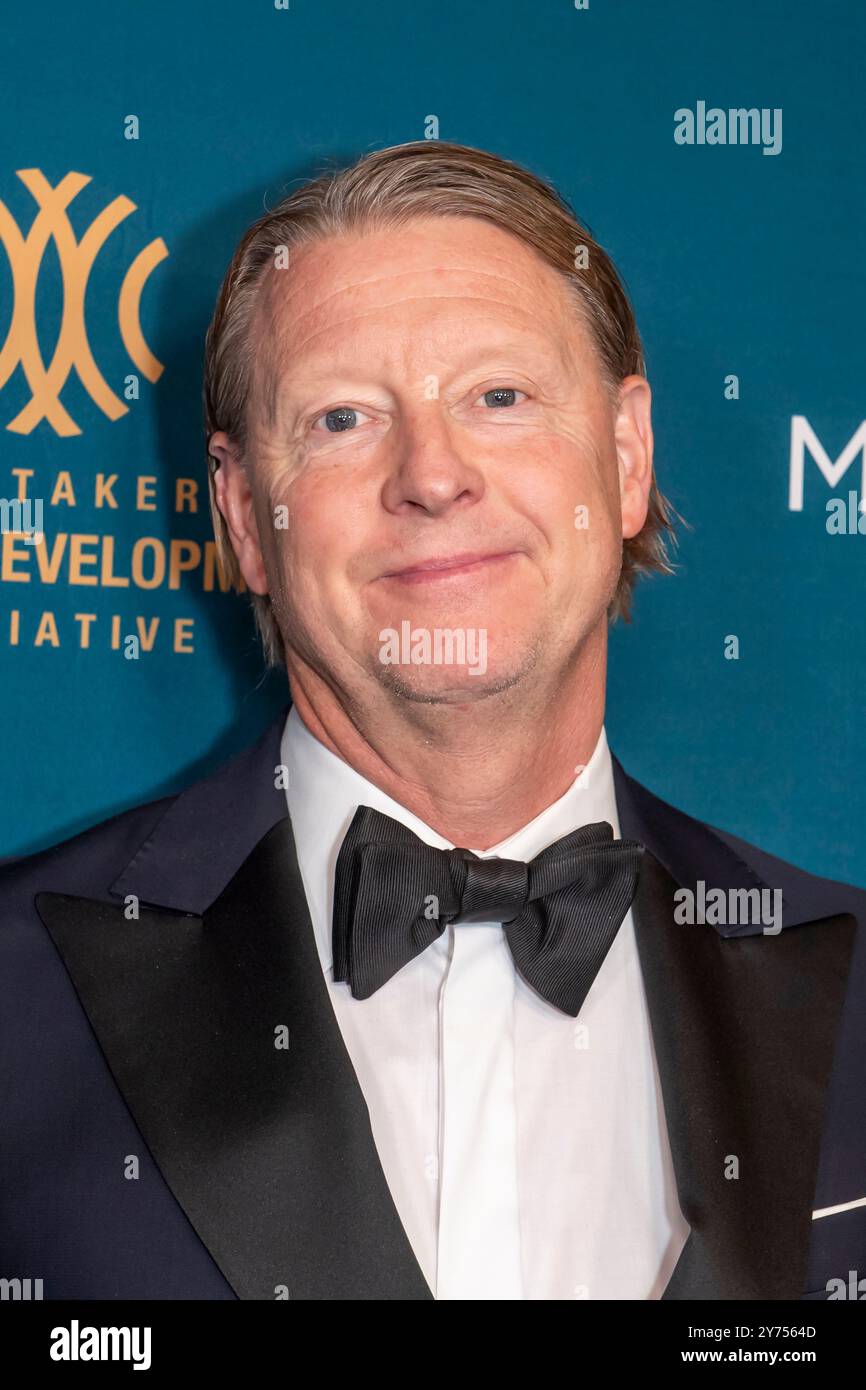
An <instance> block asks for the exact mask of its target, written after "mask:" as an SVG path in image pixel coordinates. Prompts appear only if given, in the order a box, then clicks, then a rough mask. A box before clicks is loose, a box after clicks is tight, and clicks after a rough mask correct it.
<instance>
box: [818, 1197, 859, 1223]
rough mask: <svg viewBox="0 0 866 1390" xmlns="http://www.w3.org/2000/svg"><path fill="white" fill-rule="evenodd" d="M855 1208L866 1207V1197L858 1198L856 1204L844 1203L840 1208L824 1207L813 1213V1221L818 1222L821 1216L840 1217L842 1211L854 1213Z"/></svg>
mask: <svg viewBox="0 0 866 1390" xmlns="http://www.w3.org/2000/svg"><path fill="white" fill-rule="evenodd" d="M855 1207H866V1197H858V1198H857V1200H856V1202H842V1204H841V1205H840V1206H838V1207H822V1208H821V1210H820V1211H813V1212H812V1220H813V1221H817V1220H818V1218H819V1216H838V1214H839V1212H840V1211H853V1210H854V1208H855Z"/></svg>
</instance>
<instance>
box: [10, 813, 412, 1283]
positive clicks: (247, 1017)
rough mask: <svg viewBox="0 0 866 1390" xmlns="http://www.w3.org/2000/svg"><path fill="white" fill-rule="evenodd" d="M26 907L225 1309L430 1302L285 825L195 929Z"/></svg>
mask: <svg viewBox="0 0 866 1390" xmlns="http://www.w3.org/2000/svg"><path fill="white" fill-rule="evenodd" d="M37 907H38V910H39V913H40V916H41V917H42V920H43V922H44V923H45V925H46V927H47V929H48V931H49V932H50V933H51V936H52V938H53V940H54V942H55V945H56V946H57V949H58V950H59V951H60V953H61V955H62V957H63V959H64V961H65V963H66V967H67V969H68V971H69V974H70V975H71V977H72V980H73V983H74V985H75V988H76V990H77V992H78V995H79V997H80V999H81V1002H82V1004H83V1006H84V1008H85V1009H86V1011H87V1014H88V1016H89V1018H90V1021H91V1024H92V1026H93V1029H94V1031H95V1033H96V1037H97V1039H98V1041H99V1043H100V1046H101V1048H102V1050H103V1052H104V1054H105V1056H106V1058H107V1060H108V1064H109V1066H110V1068H111V1071H112V1073H113V1075H114V1077H115V1079H116V1081H117V1084H118V1085H119V1087H120V1089H121V1091H122V1092H123V1094H124V1096H125V1098H126V1101H127V1104H128V1106H129V1108H130V1111H131V1113H132V1115H133V1118H134V1119H135V1121H136V1123H137V1125H138V1127H139V1129H140V1130H141V1133H142V1135H143V1137H144V1139H145V1141H146V1142H147V1145H148V1147H149V1149H150V1151H151V1153H152V1154H153V1156H154V1158H155V1160H156V1162H157V1164H158V1166H159V1168H160V1170H161V1172H162V1174H163V1176H164V1177H165V1179H166V1181H167V1183H168V1184H169V1186H170V1187H171V1189H172V1191H173V1192H174V1194H175V1197H176V1198H177V1200H178V1201H179V1202H180V1204H181V1206H182V1207H183V1209H184V1211H185V1212H186V1214H187V1216H188V1217H189V1220H190V1221H191V1222H192V1225H193V1226H194V1227H195V1229H196V1231H197V1232H198V1234H199V1236H200V1238H201V1239H202V1241H203V1242H204V1244H205V1245H206V1246H207V1248H208V1250H209V1251H210V1253H211V1255H212V1256H213V1258H214V1260H215V1261H216V1262H217V1264H218V1265H219V1267H220V1269H221V1270H222V1271H223V1273H224V1275H225V1277H226V1278H227V1279H228V1281H229V1283H230V1284H231V1286H232V1288H233V1289H234V1290H235V1292H236V1293H237V1295H238V1297H239V1298H243V1299H274V1298H275V1297H277V1296H278V1293H277V1291H279V1290H280V1289H281V1288H282V1287H284V1288H285V1290H286V1291H287V1293H288V1296H289V1297H290V1298H292V1299H353V1300H354V1299H379V1300H381V1299H425V1298H426V1299H430V1298H432V1295H431V1292H430V1289H429V1287H428V1285H427V1283H426V1281H425V1279H424V1277H423V1275H422V1273H421V1270H420V1268H419V1266H418V1263H417V1261H416V1259H415V1256H414V1254H413V1252H412V1249H411V1246H410V1244H409V1241H408V1239H407V1237H406V1234H405V1232H404V1230H403V1227H402V1224H401V1222H400V1220H399V1217H398V1215H397V1211H396V1208H395V1207H394V1204H393V1201H392V1198H391V1195H390V1192H389V1190H388V1186H387V1183H386V1180H385V1177H384V1174H383V1172H382V1168H381V1165H380V1163H379V1159H378V1155H377V1153H376V1148H375V1144H374V1140H373V1136H372V1132H371V1129H370V1123H369V1116H368V1112H367V1107H366V1104H365V1102H364V1099H363V1095H362V1092H361V1089H360V1087H359V1085H358V1082H357V1078H356V1076H355V1072H354V1068H353V1066H352V1063H351V1060H350V1058H349V1055H348V1053H347V1051H346V1049H345V1045H344V1044H343V1040H342V1036H341V1034H340V1030H339V1026H338V1024H337V1021H336V1018H335V1016H334V1012H333V1008H332V1005H331V1001H330V998H329V996H328V992H327V987H326V984H325V981H324V979H323V977H322V971H321V966H320V964H319V959H318V955H317V953H316V947H315V941H314V937H313V930H312V926H311V923H310V919H309V913H308V908H307V903H306V897H305V894H304V891H303V885H302V881H301V877H300V872H299V869H298V864H297V858H296V854H295V845H294V837H293V835H292V830H291V823H290V820H289V819H288V817H284V818H283V819H282V820H281V821H279V822H278V823H277V824H276V825H275V826H274V827H273V828H272V829H271V830H270V831H269V832H268V833H267V834H266V836H265V837H264V839H263V840H261V842H260V843H259V844H258V845H257V846H256V848H255V849H254V851H253V852H252V854H251V855H250V856H249V857H248V858H247V859H246V861H245V862H244V863H243V864H242V866H241V868H240V869H239V870H238V872H237V873H236V874H235V876H234V878H233V879H232V880H231V882H230V883H229V884H228V886H227V887H226V888H225V889H224V890H223V891H222V893H221V894H220V895H219V897H218V898H217V899H216V900H215V901H214V902H213V904H212V906H210V907H209V908H208V910H207V911H206V912H205V913H204V916H203V917H201V916H193V915H189V916H187V915H183V914H177V913H166V912H159V911H155V910H152V909H142V910H141V915H140V920H138V921H127V920H126V919H125V917H124V914H123V909H122V907H114V906H109V905H106V904H103V903H98V902H91V901H88V900H85V899H79V898H70V897H63V896H59V895H54V894H41V895H40V896H39V898H38V899H37ZM283 1029H284V1030H286V1035H287V1038H288V1047H287V1048H285V1047H278V1046H277V1045H276V1043H277V1041H278V1040H279V1036H280V1030H283ZM283 1296H285V1295H283Z"/></svg>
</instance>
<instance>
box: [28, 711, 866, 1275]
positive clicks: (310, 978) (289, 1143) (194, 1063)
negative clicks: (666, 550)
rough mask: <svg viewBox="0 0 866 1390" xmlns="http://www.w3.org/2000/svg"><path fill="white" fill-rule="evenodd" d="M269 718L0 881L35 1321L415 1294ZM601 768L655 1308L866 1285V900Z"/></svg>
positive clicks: (409, 1256)
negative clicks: (622, 947) (56, 1307)
mask: <svg viewBox="0 0 866 1390" xmlns="http://www.w3.org/2000/svg"><path fill="white" fill-rule="evenodd" d="M284 721H285V713H283V714H281V715H280V716H279V718H278V719H277V720H275V721H274V723H273V725H272V726H271V727H270V728H269V729H267V730H266V732H265V733H264V735H263V736H262V737H261V739H260V740H259V742H258V743H257V744H255V746H254V747H252V748H251V749H249V750H248V751H247V752H245V753H243V754H242V755H241V756H240V757H238V758H236V759H235V760H233V761H232V762H231V763H229V764H227V765H226V766H224V767H222V768H220V769H219V770H218V771H217V772H215V773H214V774H213V775H212V776H209V777H206V778H204V779H203V780H201V781H198V782H196V783H194V784H193V785H192V786H190V787H189V788H187V789H186V790H185V791H183V792H181V793H180V794H179V795H177V796H172V797H167V798H165V799H162V800H159V801H155V802H153V803H150V804H148V805H145V806H140V807H136V808H135V809H133V810H131V811H127V812H125V813H124V814H122V815H119V816H116V817H114V818H112V819H111V820H108V821H106V822H104V823H103V824H101V825H97V826H95V827H94V828H92V829H90V830H88V831H86V832H84V833H83V834H80V835H77V836H75V838H73V839H70V840H67V841H66V842H64V843H63V844H60V845H57V846H55V847H54V848H52V849H49V850H46V851H43V852H41V853H39V854H36V855H32V856H29V857H27V858H23V859H19V860H14V861H10V862H7V863H6V864H5V865H3V867H2V868H0V1067H2V1076H0V1277H2V1278H7V1279H12V1278H22V1279H24V1278H31V1279H42V1280H43V1293H44V1297H45V1298H46V1299H236V1298H241V1299H268V1300H273V1299H275V1298H280V1297H289V1298H292V1299H431V1298H432V1294H431V1291H430V1288H429V1286H428V1285H427V1283H426V1281H425V1279H424V1277H423V1275H422V1273H421V1270H420V1268H419V1266H418V1264H417V1261H416V1259H415V1257H414V1254H413V1252H412V1248H411V1245H410V1243H409V1240H408V1238H407V1236H406V1233H405V1231H404V1229H403V1227H402V1224H401V1222H400V1220H399V1217H398V1215H397V1212H396V1208H395V1206H394V1204H393V1201H392V1199H391V1196H390V1192H389V1189H388V1185H387V1183H386V1180H385V1177H384V1174H383V1171H382V1168H381V1165H380V1162H379V1159H378V1156H377V1152H376V1147H375V1144H374V1141H373V1137H372V1133H371V1129H370V1123H369V1117H368V1113H367V1107H366V1104H365V1101H364V1098H363V1095H362V1092H361V1089H360V1086H359V1084H358V1081H357V1078H356V1075H355V1072H354V1069H353V1067H352V1064H351V1061H350V1059H349V1055H348V1053H347V1051H346V1048H345V1046H344V1044H343V1041H342V1036H341V1033H340V1029H339V1026H338V1024H337V1021H336V1018H335V1016H334V1012H333V1008H332V1005H331V1002H330V998H329V996H328V992H327V986H326V983H325V980H324V978H323V975H322V970H321V966H320V963H319V959H318V955H317V952H316V946H315V940H314V935H313V929H312V924H311V921H310V917H309V912H308V908H307V903H306V898H305V895H304V889H303V886H302V882H301V877H300V873H299V869H298V862H297V856H296V852H295V846H294V840H293V835H292V826H291V821H290V818H289V816H288V810H287V802H286V795H285V792H284V790H282V789H281V788H279V787H277V786H276V785H275V783H276V780H277V779H276V777H275V768H276V767H277V766H278V765H279V763H280V738H281V734H282V730H283V725H284ZM613 767H614V778H615V788H616V798H617V806H618V810H619V817H620V827H621V831H622V834H623V836H624V837H626V838H628V837H633V838H634V839H637V840H640V841H641V842H642V843H643V844H644V845H645V847H646V852H645V854H644V856H643V859H642V867H641V873H640V880H639V884H638V890H637V894H636V897H635V900H634V903H633V906H632V912H633V918H634V923H635V934H636V940H637V946H638V952H639V959H640V964H641V970H642V974H643V978H644V985H645V990H646V995H647V1003H648V1008H649V1016H650V1022H651V1027H652V1035H653V1042H654V1046H655V1052H656V1058H657V1062H658V1069H659V1080H660V1085H661V1091H662V1096H663V1102H664V1111H665V1117H666V1122H667V1129H668V1134H669V1138H670V1144H671V1154H672V1159H673V1165H674V1173H675V1178H676V1184H677V1189H678V1193H679V1202H680V1207H681V1209H682V1212H683V1215H684V1216H685V1218H686V1220H687V1222H688V1223H689V1226H690V1228H691V1232H690V1235H689V1236H688V1239H687V1241H686V1244H685V1246H684V1248H683V1251H682V1254H681V1256H680V1259H679V1261H678V1263H677V1265H676V1268H675V1270H674V1272H673V1275H672V1277H671V1279H670V1282H669V1283H668V1286H667V1288H666V1290H665V1292H664V1295H663V1297H664V1298H665V1299H741V1298H742V1299H804V1298H805V1299H820V1298H826V1297H827V1296H828V1288H827V1286H828V1282H829V1281H831V1280H842V1281H844V1282H845V1284H846V1286H847V1285H848V1283H849V1274H850V1271H858V1272H859V1275H858V1277H862V1276H863V1275H866V1204H863V1203H861V1204H860V1205H857V1203H858V1200H859V1199H862V1198H864V1197H866V944H864V936H866V893H864V892H863V891H861V890H859V889H857V888H853V887H850V886H847V885H845V884H840V883H835V882H831V881H829V880H826V879H822V878H817V877H815V876H813V875H811V874H807V873H804V872H802V871H801V870H799V869H797V868H794V867H793V866H792V865H790V864H787V863H784V862H783V861H781V860H779V859H776V858H774V857H772V856H770V855H768V854H765V853H763V852H761V851H760V850H758V849H756V848H754V847H753V846H751V845H748V844H746V843H744V842H743V841H742V840H739V839H737V838H735V837H733V836H732V835H729V834H726V833H724V832H722V831H719V830H716V829H713V828H711V827H710V826H708V825H706V824H703V823H702V822H700V821H698V820H695V819H693V818H692V817H690V816H687V815H685V814H684V813H683V812H681V811H679V810H676V809H675V808H674V807H672V806H670V805H668V804H666V803H665V802H663V801H661V800H659V799H658V798H657V797H656V796H654V795H653V794H652V793H651V792H649V791H647V790H646V789H645V788H643V787H642V786H640V785H639V784H638V783H637V782H635V781H634V780H633V779H632V778H631V777H629V776H628V775H627V774H626V773H625V772H624V770H623V768H622V767H621V766H620V764H619V762H618V761H617V760H616V758H614V760H613ZM699 881H703V882H704V883H705V884H706V885H707V886H708V888H709V887H714V888H721V889H723V890H730V889H734V888H745V889H751V888H758V889H764V888H769V889H771V890H773V889H777V888H779V889H781V890H782V893H783V919H782V921H783V927H782V930H781V932H779V933H778V934H776V935H773V934H769V933H765V932H764V931H763V930H762V927H761V926H760V924H756V925H740V926H712V925H708V924H704V925H698V924H695V925H684V924H682V923H678V922H677V921H676V920H675V915H674V914H675V897H674V895H675V893H676V892H677V889H678V888H680V887H689V886H690V885H691V886H692V887H693V889H694V888H695V885H697V884H698V882H699ZM136 903H137V904H138V916H137V917H135V916H131V915H130V914H131V913H134V912H135V904H136ZM385 987H386V988H387V986H385ZM478 1026H479V1028H483V1027H484V1019H483V1018H479V1020H478ZM280 1028H285V1029H288V1039H289V1045H288V1047H287V1048H286V1047H277V1046H276V1045H275V1038H276V1036H277V1034H276V1030H278V1029H280ZM561 1121H562V1124H563V1126H566V1125H568V1123H569V1116H568V1114H567V1112H563V1114H562V1117H561ZM852 1204H853V1205H852ZM833 1208H844V1209H843V1210H838V1211H833V1210H832V1209H833ZM816 1212H817V1213H818V1215H817V1216H815V1215H813V1213H816ZM855 1282H856V1281H855ZM864 1287H866V1286H864Z"/></svg>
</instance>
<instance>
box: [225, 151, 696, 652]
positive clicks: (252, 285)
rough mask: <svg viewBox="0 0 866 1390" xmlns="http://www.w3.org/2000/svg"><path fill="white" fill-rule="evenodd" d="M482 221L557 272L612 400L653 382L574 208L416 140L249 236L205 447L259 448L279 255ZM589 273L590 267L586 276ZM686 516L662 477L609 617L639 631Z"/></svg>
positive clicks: (545, 186)
mask: <svg viewBox="0 0 866 1390" xmlns="http://www.w3.org/2000/svg"><path fill="white" fill-rule="evenodd" d="M431 216H433V217H435V216H439V217H455V216H457V217H475V218H480V219H482V220H483V221H486V222H490V223H492V224H493V225H494V226H496V227H499V228H501V229H502V230H503V231H506V232H509V233H510V234H511V235H512V236H516V237H518V238H519V240H520V241H522V242H523V243H524V244H525V245H527V246H529V247H531V248H532V249H533V250H534V251H536V252H537V253H538V255H539V256H541V258H542V260H544V261H546V262H547V264H548V265H549V266H551V267H552V268H553V269H554V270H556V271H558V272H559V274H560V276H561V277H562V278H563V280H564V281H565V283H566V285H567V287H568V289H569V291H570V293H571V294H572V297H573V298H574V301H575V304H576V306H577V307H578V309H579V310H580V311H581V313H582V315H583V319H584V321H585V323H586V324H587V327H588V329H589V331H590V333H591V335H592V338H593V341H594V343H595V347H596V349H597V352H598V356H599V360H600V365H601V371H602V375H603V378H604V380H605V382H606V384H607V386H608V389H609V390H610V391H611V393H612V394H613V393H614V392H615V391H616V388H617V386H618V384H619V382H620V381H621V380H622V379H623V378H624V377H626V376H630V375H632V374H637V375H639V376H645V375H646V369H645V362H644V354H643V347H642V344H641V340H640V335H639V333H638V329H637V323H636V321H635V316H634V311H633V309H632V307H631V304H630V302H629V299H628V296H627V294H626V292H625V289H624V287H623V285H622V283H621V281H620V279H619V276H618V274H617V272H616V269H615V267H614V264H613V262H612V260H611V258H610V257H609V256H608V254H607V252H606V251H605V250H604V249H603V247H602V246H600V245H599V243H598V242H597V241H596V240H595V239H594V237H593V236H592V235H591V234H590V232H589V231H588V229H587V228H586V227H585V226H583V225H582V224H581V222H580V221H579V220H578V218H577V216H576V214H575V213H574V212H573V210H572V209H571V207H570V206H569V204H568V203H567V202H566V200H565V199H564V198H562V197H561V195H560V194H559V193H558V192H557V191H556V190H555V189H554V188H553V186H552V185H551V184H549V183H547V182H545V181H544V180H543V179H541V178H539V177H537V176H536V175H535V174H532V173H530V172H529V171H528V170H526V169H524V168H522V167H521V166H520V165H519V164H515V163H512V162H511V161H510V160H507V159H502V158H500V156H498V155H494V154H490V153H489V152H488V151H486V150H478V149H473V148H472V147H470V146H468V145H458V144H453V143H449V142H446V141H438V140H429V141H428V140H416V141H412V142H410V143H408V144H404V145H392V146H390V147H389V148H387V149H384V150H376V151H374V152H372V153H370V154H366V155H364V156H363V157H362V158H360V159H358V160H357V161H356V162H355V163H354V164H352V165H350V166H349V167H348V168H345V169H336V170H332V171H328V172H326V173H323V174H321V175H319V176H318V177H317V178H315V179H313V180H311V181H309V182H307V183H305V184H304V185H303V186H302V187H300V188H298V189H296V190H295V192H293V193H291V194H290V195H289V196H288V197H286V198H284V199H283V200H282V201H281V202H280V203H279V204H278V205H277V206H276V207H275V208H274V209H273V210H272V211H271V212H267V213H265V214H264V216H262V217H260V218H258V220H257V221H256V222H254V223H253V224H252V226H251V227H249V228H248V229H247V231H246V232H245V233H244V235H243V237H242V238H241V241H240V243H239V244H238V247H237V249H236V251H235V253H234V255H233V256H232V259H231V263H230V265H229V267H228V270H227V271H226V273H225V276H224V278H223V282H222V285H221V286H220V291H219V295H218V296H217V301H216V307H215V309H214V313H213V317H212V319H211V322H210V326H209V328H208V331H207V337H206V341H205V359H204V390H203V396H204V417H205V433H206V439H207V440H209V439H210V437H211V435H212V434H213V432H214V431H215V430H224V431H225V433H226V434H227V435H228V436H229V438H230V439H231V441H232V444H233V445H234V447H235V448H236V449H237V450H238V452H239V453H240V455H241V457H243V456H244V454H245V451H246V448H247V442H248V428H247V411H248V409H249V407H250V404H251V400H252V390H253V383H254V365H255V357H256V351H257V348H256V343H255V342H254V341H253V338H254V334H253V331H252V328H253V320H254V316H255V312H256V308H257V303H258V299H259V294H260V289H261V281H262V279H263V276H264V273H265V270H266V269H267V267H268V266H269V265H273V263H274V259H275V256H276V254H277V252H278V250H279V249H280V248H283V247H285V248H288V251H289V254H291V250H292V248H297V247H299V246H301V245H304V244H307V243H310V242H313V241H318V240H322V239H323V238H326V237H329V236H338V235H340V234H344V233H348V232H352V231H364V230H367V229H373V228H376V229H379V228H382V229H384V228H393V227H399V226H402V225H404V224H405V223H406V222H407V221H409V220H410V219H411V218H414V217H431ZM578 266H579V267H580V268H578ZM218 466H219V464H218V460H216V459H215V458H213V457H212V456H211V455H210V453H209V454H208V476H209V485H210V502H211V515H212V518H213V526H214V534H215V537H216V546H217V556H218V559H219V563H220V567H221V569H222V571H223V574H224V576H225V577H226V578H227V579H228V580H229V581H230V582H231V583H232V584H233V585H234V587H235V588H242V587H243V586H242V580H241V573H240V567H239V566H238V562H237V559H236V557H235V555H234V552H233V550H232V546H231V542H230V539H229V535H228V530H227V528H226V524H225V521H224V519H223V517H222V515H221V513H220V511H219V508H218V507H217V504H216V489H215V472H216V468H217V467H218ZM676 515H677V514H676V512H675V511H674V509H673V508H672V507H671V505H670V503H669V502H668V501H667V500H666V499H665V498H664V497H663V496H662V494H661V492H660V491H659V489H658V486H657V484H656V479H655V475H653V479H652V484H651V488H650V495H649V510H648V513H647V518H646V522H645V523H644V526H643V528H642V530H641V531H640V532H639V533H638V535H636V536H633V537H631V538H629V539H627V540H625V541H624V542H623V554H622V568H621V571H620V577H619V583H618V585H617V589H616V593H615V595H614V599H613V601H612V603H611V607H610V611H609V616H610V619H611V621H613V620H614V619H616V618H617V617H622V618H624V619H626V620H628V617H629V613H630V608H631V599H632V592H633V589H634V585H635V581H636V580H637V578H638V576H639V575H641V574H646V573H649V572H651V571H658V572H662V573H671V565H670V563H669V560H668V555H667V541H668V540H669V539H671V538H672V537H673V518H674V516H676ZM251 599H252V605H253V611H254V614H255V619H256V624H257V626H258V629H259V632H260V634H261V637H262V641H263V644H264V648H265V653H266V655H267V659H268V661H269V663H270V664H272V665H279V664H281V663H282V662H284V660H285V653H284V651H283V644H282V638H281V635H280V631H279V628H278V626H277V623H276V619H275V617H274V613H273V610H272V607H271V602H270V598H269V597H268V595H266V594H264V595H259V594H252V595H251Z"/></svg>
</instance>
